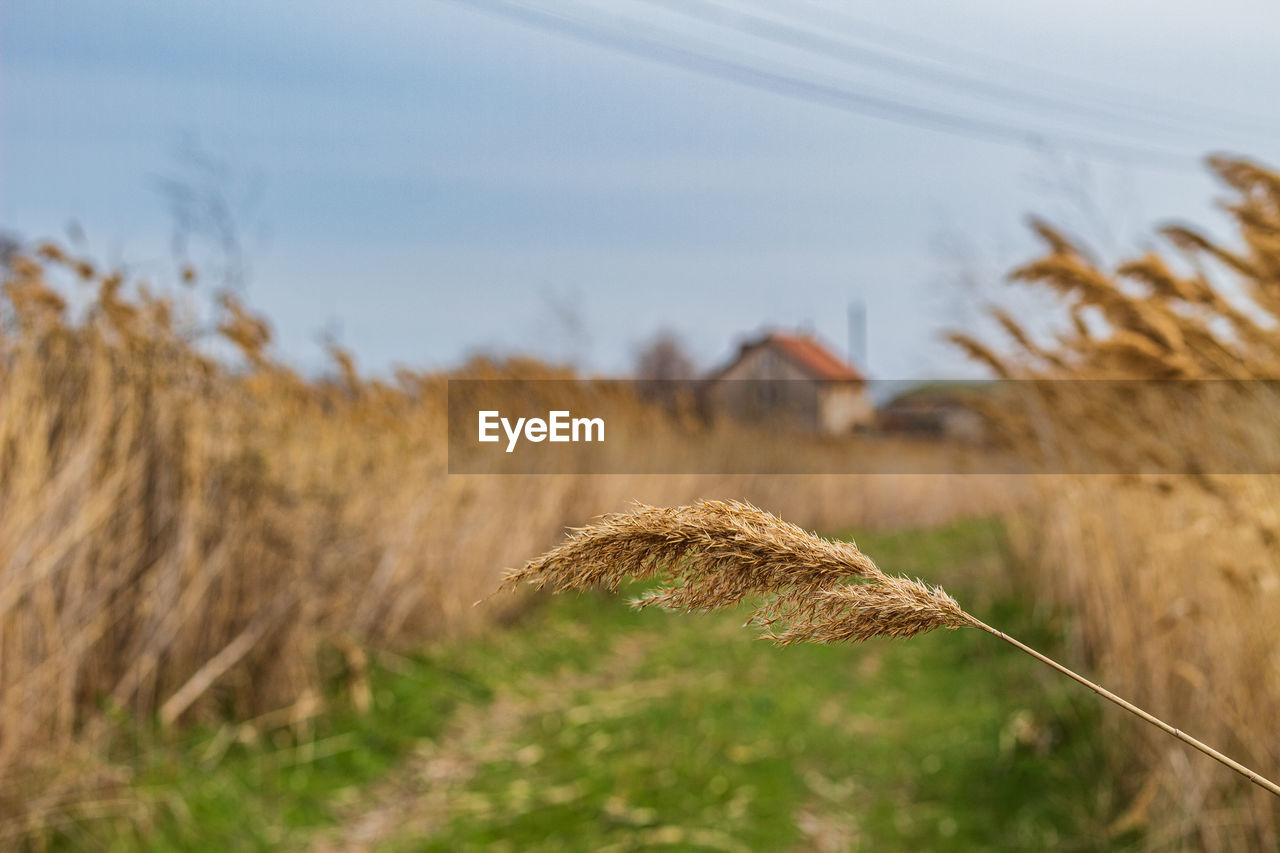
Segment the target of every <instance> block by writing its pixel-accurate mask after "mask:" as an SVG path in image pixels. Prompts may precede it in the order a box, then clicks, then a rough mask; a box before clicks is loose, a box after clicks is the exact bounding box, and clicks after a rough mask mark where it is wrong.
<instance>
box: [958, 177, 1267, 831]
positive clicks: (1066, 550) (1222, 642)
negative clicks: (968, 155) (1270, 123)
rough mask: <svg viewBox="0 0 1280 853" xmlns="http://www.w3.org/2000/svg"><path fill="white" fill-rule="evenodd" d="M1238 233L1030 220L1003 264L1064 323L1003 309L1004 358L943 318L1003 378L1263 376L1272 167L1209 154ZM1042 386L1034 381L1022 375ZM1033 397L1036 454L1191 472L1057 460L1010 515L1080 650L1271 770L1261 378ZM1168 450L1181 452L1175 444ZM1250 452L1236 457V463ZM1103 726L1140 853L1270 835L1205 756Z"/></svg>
mask: <svg viewBox="0 0 1280 853" xmlns="http://www.w3.org/2000/svg"><path fill="white" fill-rule="evenodd" d="M1210 164H1211V166H1212V168H1213V170H1214V171H1215V172H1216V173H1217V175H1218V176H1219V177H1220V178H1221V179H1222V181H1223V182H1224V183H1225V184H1226V185H1227V186H1228V187H1229V188H1230V190H1231V192H1232V197H1231V198H1230V199H1229V200H1228V201H1227V203H1226V204H1225V205H1224V207H1225V209H1226V210H1227V211H1228V212H1229V213H1230V214H1231V216H1232V217H1233V218H1234V220H1235V223H1236V226H1237V229H1238V241H1239V244H1238V246H1237V247H1235V248H1227V247H1224V246H1221V245H1219V244H1218V243H1216V242H1214V241H1213V240H1211V239H1209V238H1207V237H1206V236H1204V235H1202V234H1200V233H1198V232H1196V231H1194V230H1192V229H1189V228H1186V227H1181V226H1179V227H1171V228H1168V229H1165V231H1164V236H1165V237H1166V238H1167V240H1168V241H1169V243H1170V244H1171V248H1172V251H1169V252H1166V253H1164V254H1159V253H1156V252H1150V253H1148V254H1146V255H1144V256H1142V257H1140V258H1138V259H1136V260H1133V261H1131V262H1128V263H1125V264H1122V265H1120V266H1119V267H1118V268H1116V269H1115V270H1104V269H1101V268H1100V267H1099V266H1098V264H1096V263H1095V262H1094V261H1093V260H1091V259H1090V257H1089V255H1088V253H1087V252H1086V251H1085V250H1084V249H1082V248H1080V247H1078V246H1076V245H1074V244H1073V243H1072V242H1071V241H1070V240H1069V239H1067V238H1066V237H1064V236H1063V235H1061V234H1059V233H1057V232H1055V231H1054V230H1053V229H1051V228H1049V227H1047V226H1044V225H1041V224H1037V225H1036V227H1037V229H1038V230H1039V232H1040V233H1041V235H1042V236H1043V237H1044V238H1045V240H1046V242H1047V243H1048V246H1049V252H1048V254H1047V255H1045V256H1044V257H1043V258H1041V259H1039V260H1037V261H1035V262H1033V263H1031V264H1028V265H1026V266H1025V267H1023V268H1022V269H1020V270H1018V271H1017V272H1016V273H1015V274H1014V278H1015V279H1017V280H1018V281H1021V282H1025V283H1028V284H1030V285H1032V286H1035V287H1039V288H1043V289H1046V290H1049V291H1051V292H1053V293H1056V294H1057V295H1058V296H1059V297H1060V298H1061V303H1062V306H1063V313H1064V315H1065V318H1066V319H1067V320H1068V321H1069V322H1068V323H1065V324H1064V326H1065V331H1062V332H1060V333H1058V334H1057V336H1056V338H1055V339H1054V340H1052V341H1047V342H1039V343H1037V342H1036V340H1035V337H1036V336H1035V335H1032V334H1031V333H1029V332H1028V331H1027V330H1025V329H1023V328H1022V327H1021V326H1020V325H1019V324H1018V323H1017V322H1016V321H1014V320H1013V319H1012V318H1010V317H1008V316H1002V317H1001V318H1000V319H1001V322H1002V324H1003V325H1004V327H1005V329H1006V330H1007V331H1008V332H1009V333H1010V337H1011V340H1012V342H1013V346H1014V352H1013V354H1012V355H1002V354H998V353H996V352H993V351H992V350H991V349H990V348H989V347H988V346H986V345H985V344H984V343H982V342H980V341H976V340H973V339H972V338H968V337H964V336H957V342H958V343H959V344H961V345H962V346H963V347H964V348H965V349H966V350H968V351H969V352H970V353H971V354H972V355H974V356H975V357H977V358H979V359H981V360H983V361H985V362H987V363H988V364H990V365H991V366H992V367H993V369H994V370H995V371H996V372H997V373H998V374H1000V375H1003V376H1011V377H1034V378H1045V379H1126V380H1127V379H1146V378H1159V379H1170V378H1173V379H1187V380H1201V379H1231V380H1247V379H1275V378H1276V377H1277V376H1280V331H1278V330H1277V327H1278V325H1280V175H1277V174H1276V173H1274V172H1271V171H1268V170H1266V169H1264V168H1262V167H1260V166H1258V165H1256V164H1253V163H1250V162H1246V161H1243V160H1237V159H1213V160H1211V161H1210ZM1036 387H1047V386H1036ZM1086 396H1087V397H1088V399H1084V401H1083V402H1082V398H1081V397H1080V396H1079V395H1073V394H1070V393H1065V392H1064V393H1046V394H1043V395H1040V397H1039V399H1036V400H1033V401H1029V403H1028V407H1027V411H1033V412H1038V413H1040V414H1039V415H1038V416H1036V417H1034V418H1032V419H1030V421H1023V422H1022V423H1021V424H1020V426H1021V427H1025V428H1028V429H1029V432H1028V433H1026V436H1027V439H1028V441H1029V442H1031V443H1032V444H1034V446H1035V449H1036V451H1037V452H1038V453H1043V452H1044V451H1045V449H1046V448H1049V450H1050V451H1051V452H1050V454H1049V455H1050V456H1051V457H1052V458H1055V459H1061V458H1063V457H1064V455H1065V456H1067V457H1068V458H1069V457H1070V456H1071V455H1073V454H1075V455H1076V458H1079V457H1080V456H1085V457H1088V458H1090V459H1093V460H1102V461H1104V463H1105V464H1104V467H1106V468H1108V469H1109V470H1112V471H1123V470H1125V469H1126V468H1129V469H1130V470H1132V469H1133V467H1135V466H1137V465H1139V464H1140V463H1141V462H1142V461H1143V460H1154V461H1155V462H1157V463H1158V464H1157V467H1159V468H1165V467H1167V468H1168V469H1169V470H1180V471H1185V472H1191V473H1188V474H1186V475H1184V476H1171V475H1153V476H1121V475H1118V474H1117V475H1112V476H1082V477H1065V476H1053V477H1046V478H1044V479H1043V480H1042V485H1043V486H1044V488H1043V489H1042V497H1043V501H1042V502H1041V503H1040V509H1039V510H1038V512H1037V513H1036V514H1035V515H1034V516H1033V517H1032V518H1031V519H1030V522H1029V524H1028V525H1027V526H1025V527H1023V528H1021V530H1020V537H1019V538H1020V539H1021V541H1022V542H1023V543H1024V552H1025V554H1026V564H1027V566H1028V567H1029V569H1030V572H1031V573H1032V575H1033V579H1034V581H1035V582H1036V586H1037V588H1038V589H1039V590H1040V591H1042V592H1043V593H1045V594H1047V595H1048V596H1049V597H1051V598H1052V599H1053V600H1055V601H1057V602H1059V603H1061V604H1062V605H1065V606H1066V607H1067V608H1068V609H1069V610H1070V611H1071V612H1072V613H1074V614H1075V615H1076V617H1077V618H1076V627H1075V642H1076V646H1077V652H1078V656H1079V657H1080V658H1081V659H1082V660H1083V661H1085V662H1086V663H1087V665H1088V666H1089V667H1090V668H1091V669H1092V670H1093V671H1096V672H1098V673H1099V674H1100V677H1101V678H1102V679H1103V680H1104V681H1106V682H1108V683H1111V684H1115V685H1124V690H1125V691H1126V693H1128V694H1129V695H1130V696H1131V697H1132V698H1133V699H1135V700H1136V701H1137V702H1138V703H1139V704H1142V705H1143V706H1145V707H1148V708H1150V709H1151V710H1153V711H1154V712H1155V713H1157V714H1160V715H1161V716H1167V717H1169V718H1171V719H1177V720H1178V721H1179V723H1180V725H1183V726H1185V727H1186V728H1187V729H1188V730H1190V731H1192V732H1195V733H1196V734H1197V735H1198V736H1199V737H1202V738H1204V739H1205V740H1208V741H1210V742H1212V743H1215V744H1217V745H1219V746H1221V747H1222V748H1223V749H1225V750H1226V751H1227V752H1229V753H1233V754H1237V753H1238V754H1241V755H1248V756H1250V760H1251V763H1253V764H1254V766H1256V767H1258V769H1259V770H1261V771H1262V772H1263V773H1267V774H1268V775H1271V776H1272V777H1274V776H1275V775H1276V774H1277V773H1278V772H1280V725H1277V721H1280V618H1277V614H1280V552H1278V551H1277V544H1280V538H1278V536H1280V479H1277V478H1276V477H1275V476H1272V475H1248V474H1225V473H1219V472H1248V471H1250V470H1270V471H1274V470H1276V469H1275V468H1274V462H1275V459H1276V458H1277V457H1276V456H1275V454H1276V452H1277V450H1278V449H1280V433H1277V432H1276V430H1275V426H1274V425H1275V418H1274V414H1272V415H1271V416H1267V413H1274V412H1275V411H1276V409H1275V400H1274V391H1273V389H1272V388H1270V387H1269V386H1267V385H1263V384H1261V383H1239V384H1235V383H1218V384H1217V385H1215V386H1213V387H1212V388H1211V389H1209V390H1206V391H1205V392H1204V393H1203V394H1201V395H1200V396H1199V398H1198V404H1197V406H1194V407H1188V408H1176V409H1175V408H1172V407H1171V406H1170V405H1168V404H1169V402H1170V399H1171V398H1170V397H1169V396H1168V395H1164V396H1163V397H1161V396H1160V395H1157V396H1156V397H1155V398H1154V399H1162V400H1163V403H1164V405H1163V408H1152V407H1151V406H1149V405H1147V404H1146V402H1145V401H1144V400H1143V399H1141V397H1142V395H1139V398H1130V399H1127V400H1122V401H1112V402H1111V403H1110V405H1108V406H1106V407H1105V408H1104V407H1102V406H1101V405H1099V403H1100V400H1101V399H1102V398H1101V397H1099V396H1097V395H1093V396H1088V395H1086ZM1179 454H1180V455H1179ZM1255 465H1256V466H1259V467H1257V468H1251V466H1255ZM1108 724H1109V725H1110V726H1112V727H1113V731H1114V734H1115V737H1114V742H1115V743H1116V744H1117V749H1116V750H1115V751H1114V758H1115V761H1116V764H1117V768H1118V770H1120V771H1121V772H1122V773H1124V774H1126V775H1127V776H1128V778H1129V779H1131V780H1132V791H1133V794H1134V805H1133V808H1132V809H1131V810H1130V812H1129V814H1128V815H1127V816H1126V819H1125V820H1124V821H1123V823H1124V824H1125V825H1126V826H1136V825H1144V826H1146V827H1147V833H1146V842H1147V846H1148V847H1149V848H1151V849H1206V850H1243V849H1268V850H1272V849H1276V848H1277V847H1278V846H1280V805H1278V804H1277V802H1276V800H1275V798H1273V797H1270V796H1269V795H1267V794H1265V793H1264V792H1261V791H1257V790H1255V789H1253V788H1252V787H1251V786H1247V785H1244V784H1240V783H1239V782H1238V780H1234V779H1232V778H1230V777H1224V776H1223V775H1222V774H1220V773H1216V772H1213V768H1212V766H1209V765H1207V762H1205V761H1203V760H1200V759H1198V758H1197V757H1195V756H1192V755H1189V754H1188V753H1187V752H1186V751H1185V750H1183V749H1181V748H1180V747H1179V746H1178V745H1176V744H1173V743H1171V742H1169V741H1168V739H1167V738H1164V737H1162V736H1160V735H1159V733H1157V732H1154V731H1151V730H1149V729H1148V727H1145V726H1138V727H1134V726H1132V725H1131V723H1130V721H1129V720H1127V719H1122V718H1108Z"/></svg>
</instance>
